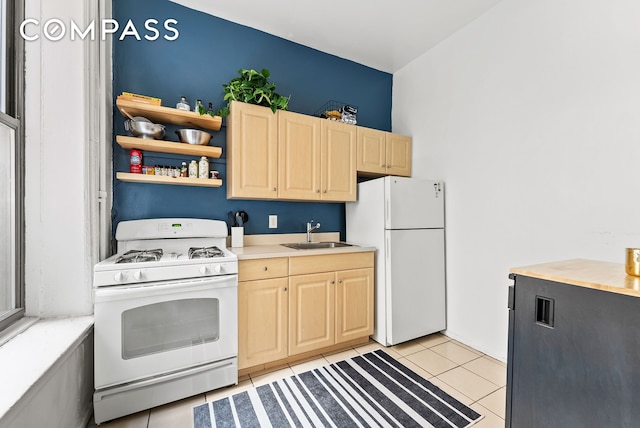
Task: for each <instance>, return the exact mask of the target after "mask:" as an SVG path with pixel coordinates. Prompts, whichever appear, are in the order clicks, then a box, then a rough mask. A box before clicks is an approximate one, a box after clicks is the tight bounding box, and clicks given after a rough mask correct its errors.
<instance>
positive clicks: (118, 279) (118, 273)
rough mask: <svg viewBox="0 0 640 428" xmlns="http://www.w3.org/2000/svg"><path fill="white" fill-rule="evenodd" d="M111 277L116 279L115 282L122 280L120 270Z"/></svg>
mask: <svg viewBox="0 0 640 428" xmlns="http://www.w3.org/2000/svg"><path fill="white" fill-rule="evenodd" d="M113 279H115V280H116V282H122V281H124V279H125V278H124V274H123V273H122V272H116V274H115V275H114V276H113Z"/></svg>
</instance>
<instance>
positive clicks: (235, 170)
mask: <svg viewBox="0 0 640 428" xmlns="http://www.w3.org/2000/svg"><path fill="white" fill-rule="evenodd" d="M277 183H278V115H277V114H274V113H273V112H272V111H271V109H269V108H267V107H261V106H256V105H253V104H246V103H240V102H237V101H232V102H231V109H230V113H229V116H228V117H227V198H230V199H231V198H240V199H277V197H278V185H277Z"/></svg>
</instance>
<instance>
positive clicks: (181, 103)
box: [176, 96, 191, 111]
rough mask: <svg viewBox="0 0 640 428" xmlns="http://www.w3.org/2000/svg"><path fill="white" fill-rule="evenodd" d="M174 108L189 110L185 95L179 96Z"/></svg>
mask: <svg viewBox="0 0 640 428" xmlns="http://www.w3.org/2000/svg"><path fill="white" fill-rule="evenodd" d="M176 108H177V109H178V110H186V111H189V110H191V106H190V105H189V101H187V97H184V96H183V97H180V101H178V104H176Z"/></svg>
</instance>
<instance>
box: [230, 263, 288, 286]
mask: <svg viewBox="0 0 640 428" xmlns="http://www.w3.org/2000/svg"><path fill="white" fill-rule="evenodd" d="M288 270H289V262H288V259H287V257H278V258H273V259H254V260H240V261H238V281H252V280H254V279H269V278H279V277H283V276H287V274H288Z"/></svg>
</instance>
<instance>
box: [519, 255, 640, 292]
mask: <svg viewBox="0 0 640 428" xmlns="http://www.w3.org/2000/svg"><path fill="white" fill-rule="evenodd" d="M511 273H514V274H516V275H523V276H529V277H533V278H540V279H546V280H549V281H555V282H562V283H566V284H571V285H577V286H580V287H587V288H592V289H596V290H602V291H609V292H612V293H619V294H627V295H630V296H636V297H640V277H636V276H631V275H627V274H626V272H625V269H624V263H613V262H602V261H596V260H586V259H574V260H563V261H558V262H551V263H541V264H537V265H531V266H523V267H516V268H511Z"/></svg>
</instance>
